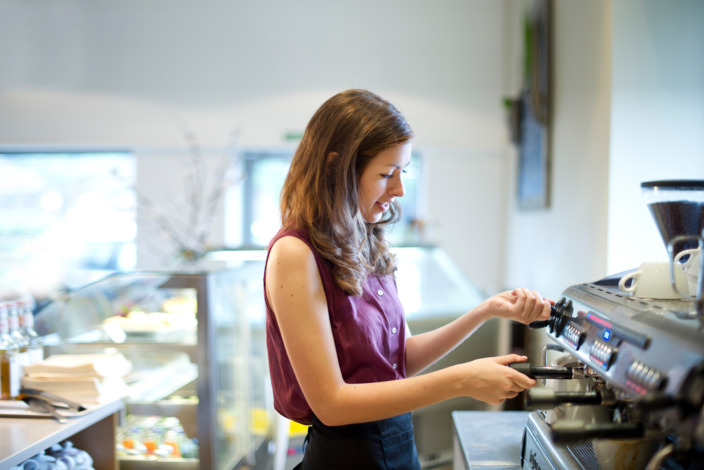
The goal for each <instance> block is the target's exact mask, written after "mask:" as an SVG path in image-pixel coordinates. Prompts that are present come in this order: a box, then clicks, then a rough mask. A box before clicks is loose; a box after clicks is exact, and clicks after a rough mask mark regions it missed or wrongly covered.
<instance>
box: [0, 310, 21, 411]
mask: <svg viewBox="0 0 704 470" xmlns="http://www.w3.org/2000/svg"><path fill="white" fill-rule="evenodd" d="M20 378H21V377H20V367H19V347H18V346H17V344H16V343H15V342H14V341H13V340H12V337H11V336H10V325H9V318H8V311H7V306H6V305H5V304H4V303H0V399H2V400H14V399H16V398H17V397H18V396H19V394H20Z"/></svg>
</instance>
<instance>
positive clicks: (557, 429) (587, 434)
mask: <svg viewBox="0 0 704 470" xmlns="http://www.w3.org/2000/svg"><path fill="white" fill-rule="evenodd" d="M550 434H551V437H552V441H553V442H555V443H568V442H577V441H583V440H588V439H639V438H642V437H643V436H644V435H645V431H644V429H643V425H642V424H641V423H639V422H626V423H585V422H584V421H581V420H574V421H572V420H570V421H558V422H556V423H553V424H552V426H551V431H550Z"/></svg>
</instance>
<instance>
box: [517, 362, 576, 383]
mask: <svg viewBox="0 0 704 470" xmlns="http://www.w3.org/2000/svg"><path fill="white" fill-rule="evenodd" d="M508 366H509V367H510V368H511V369H514V370H516V371H518V372H520V373H521V374H524V375H527V376H528V377H530V378H531V379H583V378H585V377H586V375H585V374H584V369H581V368H578V367H559V366H534V365H533V364H531V363H530V362H513V363H511V364H509V365H508Z"/></svg>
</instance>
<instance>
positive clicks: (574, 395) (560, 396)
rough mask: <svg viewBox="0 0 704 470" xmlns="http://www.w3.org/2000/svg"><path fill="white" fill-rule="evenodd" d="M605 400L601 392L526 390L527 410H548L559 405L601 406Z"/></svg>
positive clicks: (548, 389)
mask: <svg viewBox="0 0 704 470" xmlns="http://www.w3.org/2000/svg"><path fill="white" fill-rule="evenodd" d="M603 402H604V399H603V397H602V395H601V393H599V392H595V391H593V392H556V391H555V390H553V389H551V388H548V387H536V388H531V389H529V390H526V408H528V409H548V408H554V407H556V406H557V405H563V404H570V405H601V404H602V403H603Z"/></svg>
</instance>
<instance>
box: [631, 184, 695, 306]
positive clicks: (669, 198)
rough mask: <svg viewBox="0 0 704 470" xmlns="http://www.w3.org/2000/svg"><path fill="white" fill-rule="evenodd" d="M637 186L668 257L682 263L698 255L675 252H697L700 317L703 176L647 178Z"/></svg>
mask: <svg viewBox="0 0 704 470" xmlns="http://www.w3.org/2000/svg"><path fill="white" fill-rule="evenodd" d="M640 186H641V191H642V193H643V198H644V199H645V201H646V203H647V204H648V208H649V209H650V212H651V214H652V215H653V218H654V219H655V223H656V225H657V227H658V229H659V230H660V235H661V236H662V239H663V241H664V242H665V246H666V247H667V250H668V254H669V256H670V261H672V262H673V263H674V262H680V263H685V262H687V261H688V259H689V257H690V256H697V255H696V254H695V255H692V254H689V255H686V256H684V257H680V256H678V255H680V254H681V253H683V252H685V251H687V252H688V253H698V256H699V260H698V261H699V275H698V280H697V289H696V294H695V296H694V297H695V301H696V312H697V315H699V317H700V318H701V317H702V316H704V255H702V253H704V180H663V181H648V182H644V183H641V185H640ZM673 279H674V276H673ZM673 285H674V282H673ZM681 294H683V297H686V296H687V295H686V294H687V293H681Z"/></svg>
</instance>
